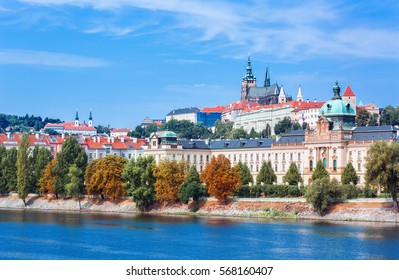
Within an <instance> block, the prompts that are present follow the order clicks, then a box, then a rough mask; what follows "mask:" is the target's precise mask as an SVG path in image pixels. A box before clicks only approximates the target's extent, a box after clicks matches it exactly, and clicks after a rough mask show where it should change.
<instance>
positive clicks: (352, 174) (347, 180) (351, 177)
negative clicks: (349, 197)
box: [341, 162, 358, 185]
mask: <svg viewBox="0 0 399 280" xmlns="http://www.w3.org/2000/svg"><path fill="white" fill-rule="evenodd" d="M357 181H358V178H357V173H356V170H355V168H354V167H353V165H352V163H351V162H348V164H347V165H346V166H345V169H344V172H342V175H341V183H342V184H343V185H347V184H354V185H357Z"/></svg>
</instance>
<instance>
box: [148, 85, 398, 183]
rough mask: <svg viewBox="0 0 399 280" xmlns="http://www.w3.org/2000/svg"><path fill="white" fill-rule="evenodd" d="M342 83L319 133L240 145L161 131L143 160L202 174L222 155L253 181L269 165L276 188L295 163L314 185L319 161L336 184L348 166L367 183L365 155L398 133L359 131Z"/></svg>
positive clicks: (327, 106)
mask: <svg viewBox="0 0 399 280" xmlns="http://www.w3.org/2000/svg"><path fill="white" fill-rule="evenodd" d="M340 92H341V89H340V87H339V85H338V82H337V83H336V84H335V86H334V87H333V97H332V98H331V100H329V101H327V102H326V103H325V104H324V105H323V106H322V107H321V109H320V110H319V113H318V120H317V122H316V127H315V128H314V129H310V128H309V127H308V129H307V130H296V131H291V132H289V133H287V134H285V135H283V136H282V137H281V138H279V139H273V138H261V139H242V140H212V141H203V140H179V139H177V137H176V134H175V133H173V132H170V131H169V132H168V131H158V132H156V133H153V134H152V135H151V137H150V141H149V144H148V145H147V146H144V155H151V156H154V158H155V160H156V162H159V161H160V160H161V159H163V158H169V159H171V160H178V161H179V160H185V161H187V162H189V164H190V165H195V166H196V167H197V170H198V171H199V172H201V171H202V170H203V169H204V168H205V166H206V164H207V163H209V161H210V158H211V157H213V156H218V155H219V154H223V155H224V156H226V157H227V158H228V159H229V160H230V162H231V164H232V165H236V164H237V163H238V162H239V161H241V162H243V163H246V164H247V165H248V167H249V168H250V170H251V173H252V175H253V176H254V177H256V176H257V174H258V172H259V170H260V167H261V165H262V163H263V162H264V161H271V162H272V166H273V168H274V171H275V173H276V175H277V183H283V182H284V176H285V174H286V172H287V170H288V167H289V165H290V163H291V162H295V163H296V165H297V166H298V168H299V170H300V172H301V174H302V176H303V179H304V183H305V184H308V183H309V182H310V180H311V176H312V173H313V170H314V168H315V166H316V162H317V161H318V160H321V161H322V162H323V164H324V166H325V167H326V169H327V170H328V171H329V173H330V176H331V177H332V178H336V179H337V180H339V181H340V179H341V175H342V172H343V170H344V168H345V166H346V164H347V163H348V162H352V164H353V166H354V168H355V169H356V172H357V174H358V176H359V184H360V185H364V183H365V172H366V169H365V164H366V156H367V150H368V149H369V147H370V146H371V145H372V144H373V143H374V142H375V141H379V140H383V141H387V142H392V141H397V142H398V141H399V138H398V129H397V128H395V127H392V126H366V127H355V116H356V115H355V108H354V106H353V105H351V103H350V102H348V101H346V100H343V98H342V97H341V95H340Z"/></svg>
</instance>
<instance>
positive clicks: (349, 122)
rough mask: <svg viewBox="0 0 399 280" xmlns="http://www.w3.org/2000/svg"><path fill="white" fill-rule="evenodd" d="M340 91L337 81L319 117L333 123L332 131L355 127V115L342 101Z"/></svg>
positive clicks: (346, 103)
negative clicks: (331, 96)
mask: <svg viewBox="0 0 399 280" xmlns="http://www.w3.org/2000/svg"><path fill="white" fill-rule="evenodd" d="M340 91H341V88H340V87H339V85H338V81H337V82H335V86H334V87H333V92H334V96H333V98H332V99H331V100H330V101H327V102H326V103H324V105H323V106H322V107H321V109H320V111H319V117H321V116H324V117H325V118H327V119H328V120H329V121H331V122H333V129H339V128H343V129H352V128H353V127H354V126H355V117H356V113H355V110H354V108H353V107H352V106H351V105H350V104H349V103H348V102H345V101H343V100H342V97H341V95H340Z"/></svg>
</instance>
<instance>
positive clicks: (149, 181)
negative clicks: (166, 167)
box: [122, 156, 155, 211]
mask: <svg viewBox="0 0 399 280" xmlns="http://www.w3.org/2000/svg"><path fill="white" fill-rule="evenodd" d="M154 166H155V160H154V158H153V157H151V156H146V157H139V158H138V159H137V160H135V159H132V160H131V161H129V163H128V164H127V165H126V166H125V170H124V171H123V173H122V178H123V179H124V181H125V182H126V188H127V192H128V194H131V195H132V200H133V201H134V202H135V203H136V207H137V208H139V209H140V210H141V211H144V210H146V209H148V207H150V206H151V204H153V203H154V201H155V187H154V184H155V177H154V174H153V168H154Z"/></svg>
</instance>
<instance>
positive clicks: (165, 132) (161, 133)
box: [150, 130, 177, 138]
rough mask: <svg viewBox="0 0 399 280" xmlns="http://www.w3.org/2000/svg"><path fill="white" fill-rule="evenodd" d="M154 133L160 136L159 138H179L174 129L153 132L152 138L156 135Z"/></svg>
mask: <svg viewBox="0 0 399 280" xmlns="http://www.w3.org/2000/svg"><path fill="white" fill-rule="evenodd" d="M154 134H155V135H156V136H157V137H158V138H165V137H168V138H169V137H174V138H177V135H176V133H174V132H173V131H169V130H160V131H157V132H153V133H151V135H150V138H152V136H154Z"/></svg>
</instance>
